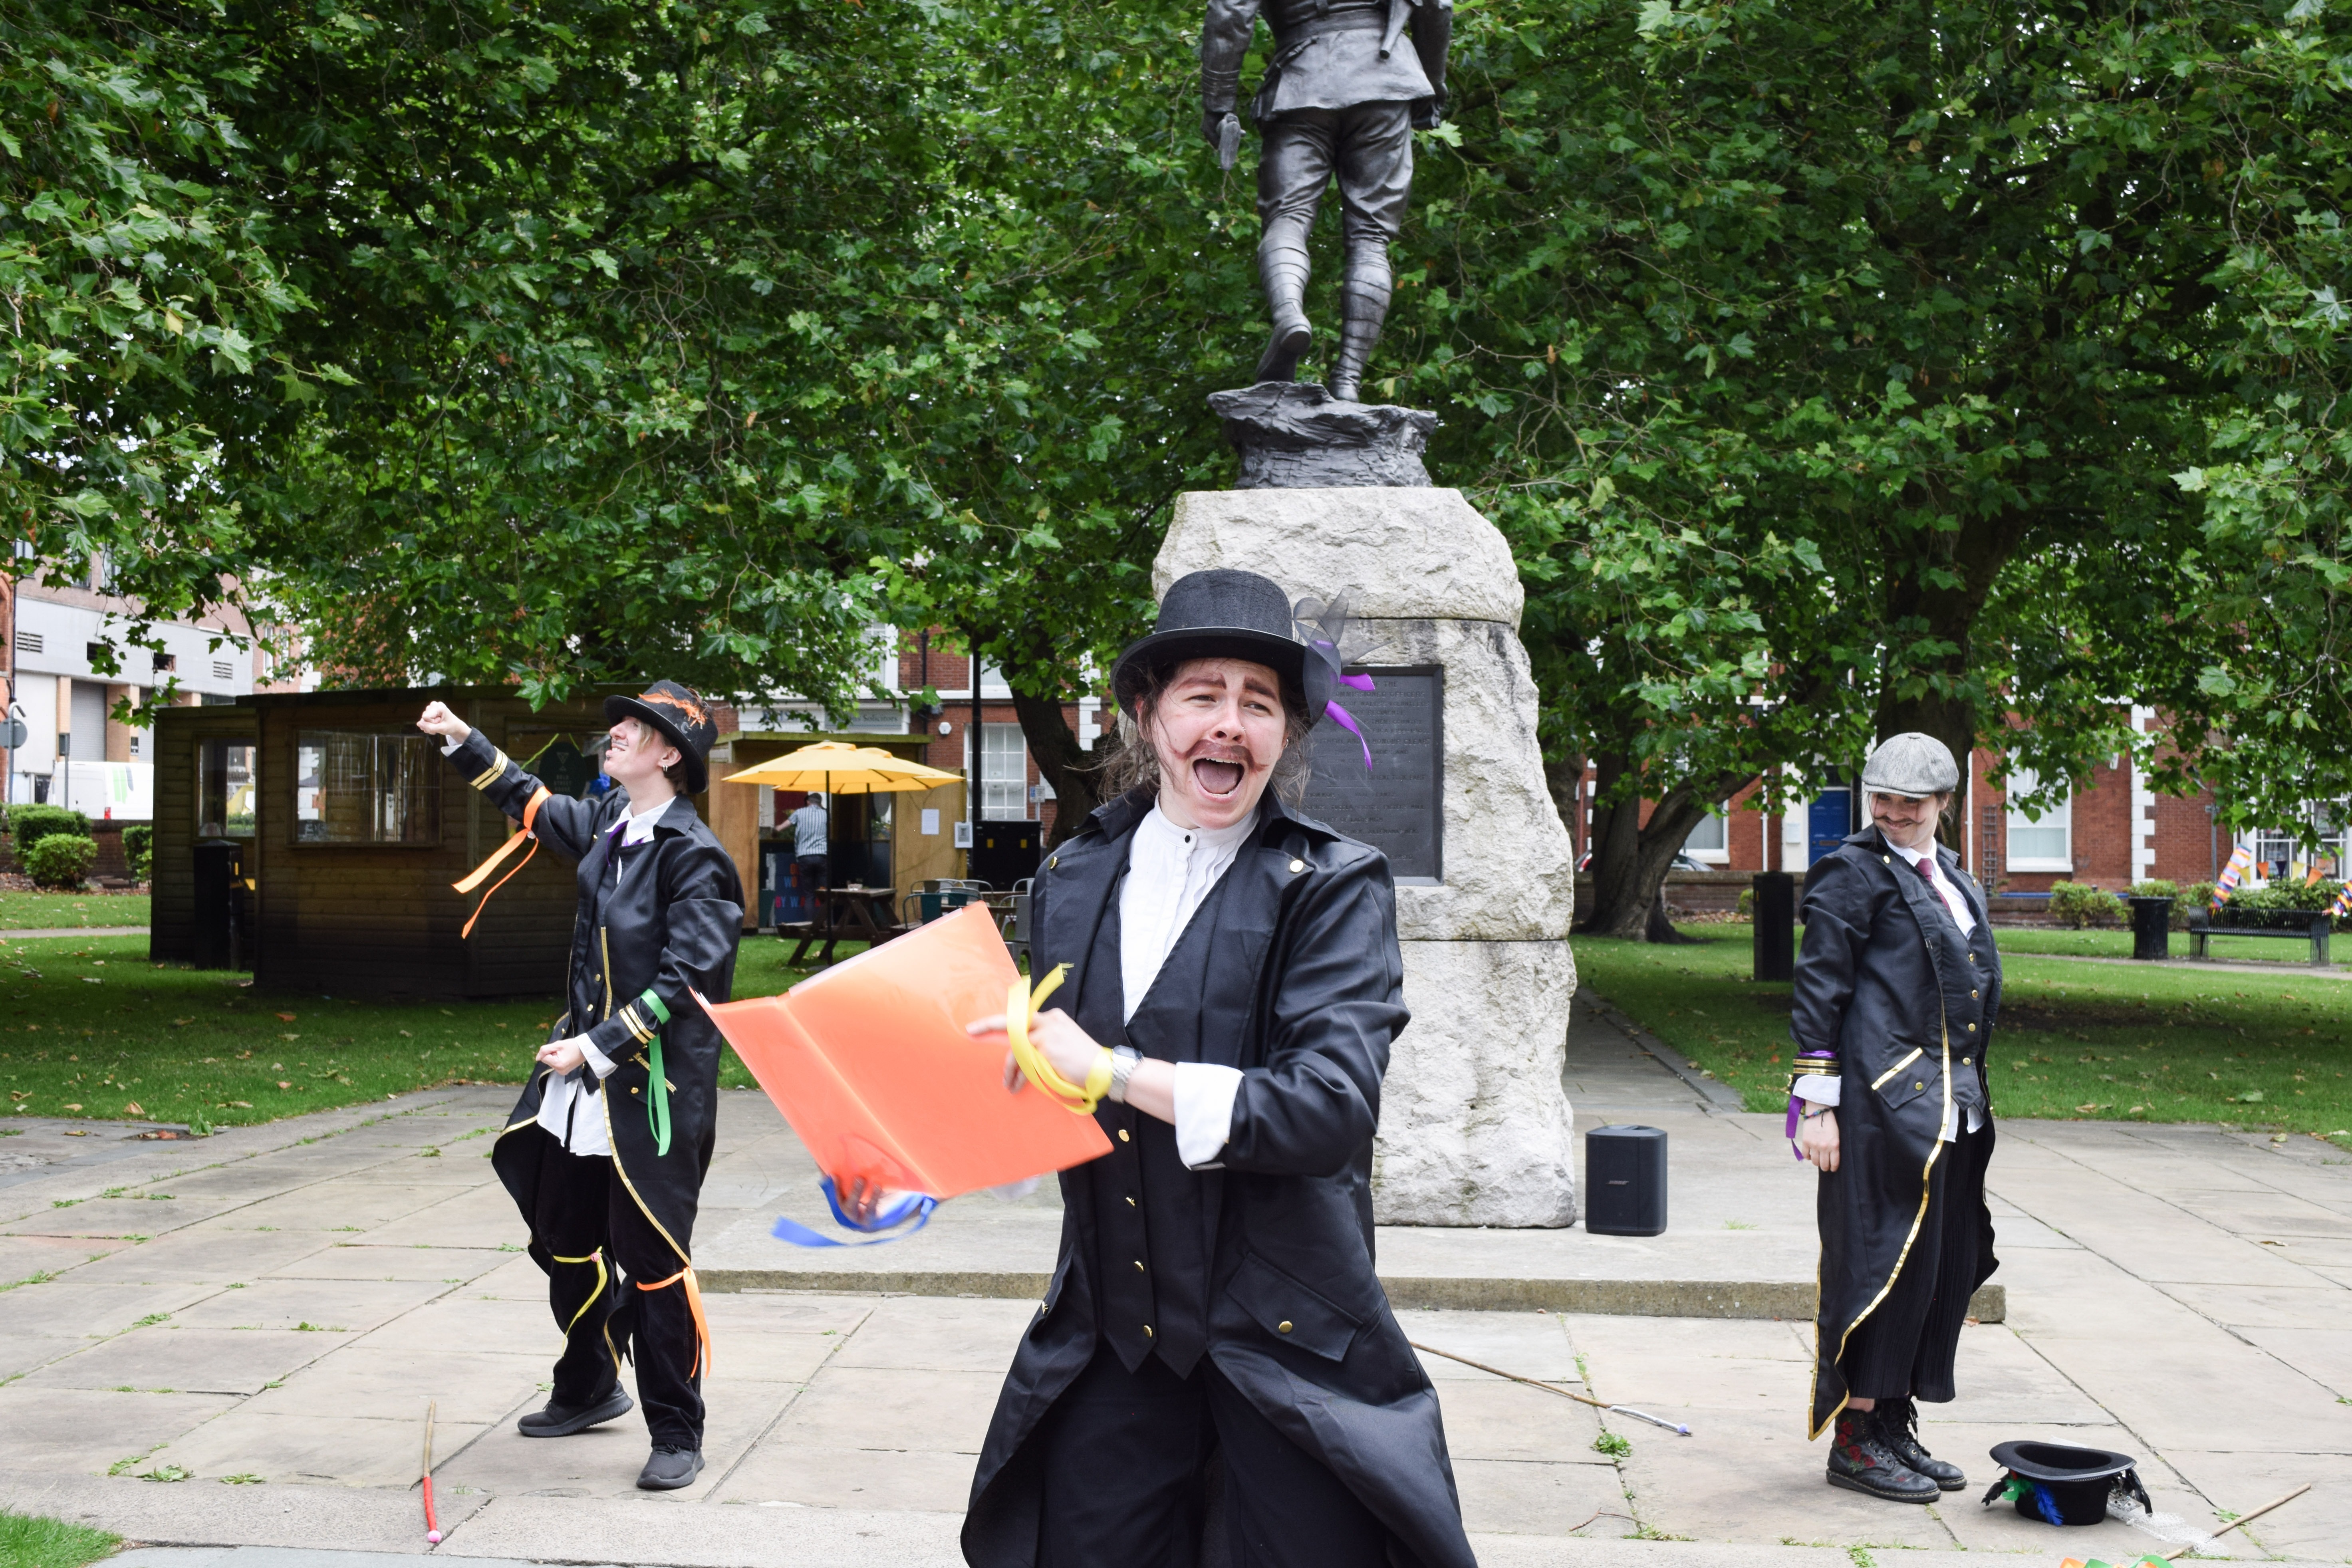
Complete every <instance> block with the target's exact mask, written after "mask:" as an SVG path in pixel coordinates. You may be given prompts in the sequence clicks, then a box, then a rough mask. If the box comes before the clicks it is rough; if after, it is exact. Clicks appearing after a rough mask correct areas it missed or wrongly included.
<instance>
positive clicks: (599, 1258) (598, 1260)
mask: <svg viewBox="0 0 2352 1568" xmlns="http://www.w3.org/2000/svg"><path fill="white" fill-rule="evenodd" d="M555 1261H557V1262H558V1263H593V1264H594V1265H595V1266H596V1289H593V1290H592V1291H590V1292H589V1293H588V1299H587V1300H585V1301H583V1302H581V1303H580V1310H578V1311H576V1312H574V1313H572V1321H570V1322H568V1323H566V1324H564V1325H563V1337H564V1338H565V1339H567V1340H568V1339H570V1338H571V1337H572V1330H574V1329H576V1328H578V1327H579V1326H580V1320H581V1319H583V1318H584V1317H586V1316H587V1315H588V1309H589V1308H591V1307H593V1306H594V1305H595V1304H596V1303H597V1301H598V1300H600V1299H602V1298H603V1296H604V1286H605V1284H606V1282H607V1281H609V1280H610V1279H612V1276H611V1275H609V1274H607V1273H606V1272H605V1271H604V1249H603V1248H602V1247H599V1248H598V1249H597V1250H595V1251H594V1252H592V1253H590V1254H588V1255H587V1256H586V1257H585V1258H563V1257H557V1258H556V1259H555Z"/></svg>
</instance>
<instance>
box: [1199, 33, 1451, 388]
mask: <svg viewBox="0 0 2352 1568" xmlns="http://www.w3.org/2000/svg"><path fill="white" fill-rule="evenodd" d="M1261 11H1263V12H1264V13H1265V20H1266V26H1268V27H1270V28H1272V29H1273V32H1274V45H1275V52H1274V58H1273V61H1272V63H1271V64H1270V65H1269V66H1268V67H1267V68H1266V73H1265V81H1264V82H1263V83H1262V84H1260V86H1259V88H1258V90H1257V97H1256V99H1255V101H1254V102H1252V104H1251V105H1250V118H1251V119H1252V120H1254V121H1256V123H1257V130H1258V136H1259V138H1260V139H1261V140H1262V141H1263V142H1264V143H1265V146H1264V148H1263V150H1262V152H1261V153H1260V156H1259V159H1258V165H1257V212H1258V222H1259V225H1260V227H1261V231H1262V232H1261V237H1260V238H1259V240H1258V247H1257V266H1258V279H1259V282H1260V283H1261V285H1262V286H1263V287H1264V288H1265V302H1266V308H1267V310H1268V311H1269V312H1270V313H1271V314H1272V316H1273V318H1274V335H1273V337H1272V338H1271V339H1270V340H1269V341H1268V342H1267V343H1266V346H1265V354H1264V355H1263V356H1261V357H1260V358H1259V360H1258V364H1257V379H1258V380H1259V381H1261V382H1265V381H1289V380H1291V379H1293V378H1294V377H1295V376H1297V374H1298V361H1299V358H1300V356H1301V355H1303V354H1304V353H1306V352H1307V344H1308V342H1309V341H1310V340H1311V337H1312V333H1311V331H1310V329H1309V328H1308V326H1307V234H1308V232H1309V231H1310V230H1311V229H1312V228H1313V227H1314V225H1315V209H1316V207H1317V206H1318V205H1319V204H1320V203H1321V201H1322V199H1323V188H1324V186H1325V185H1326V184H1329V183H1330V180H1331V178H1332V176H1333V175H1335V174H1336V175H1337V176H1338V177H1339V204H1340V215H1341V216H1340V234H1341V237H1342V238H1343V240H1344V242H1345V244H1346V255H1347V260H1346V263H1345V266H1344V268H1343V270H1342V271H1341V274H1340V285H1339V297H1340V301H1341V306H1340V325H1339V353H1338V355H1337V356H1336V357H1335V358H1334V359H1333V361H1332V364H1331V373H1330V376H1329V378H1328V387H1329V390H1330V395H1331V396H1332V397H1334V398H1335V399H1338V400H1340V401H1342V402H1348V403H1354V402H1356V401H1358V395H1359V393H1360V390H1361V388H1362V384H1363V377H1364V366H1365V363H1367V362H1368V361H1369V360H1370V358H1371V354H1372V345H1373V344H1374V343H1375V342H1379V341H1380V335H1381V321H1382V320H1383V319H1384V318H1386V316H1387V315H1388V310H1389V288H1390V276H1389V242H1390V241H1391V240H1392V239H1394V238H1396V237H1397V232H1398V230H1399V228H1400V227H1401V226H1402V223H1403V221H1404V206H1405V197H1406V195H1407V193H1408V192H1409V191H1410V190H1411V188H1412V133H1413V132H1414V131H1415V130H1421V131H1433V130H1435V129H1436V128H1437V126H1438V123H1439V121H1440V120H1441V119H1442V118H1443V116H1444V112H1445V49H1446V44H1447V42H1448V40H1449V39H1450V38H1451V37H1452V35H1453V30H1454V6H1453V0H1209V5H1208V16H1207V19H1206V21H1205V22H1204V23H1203V24H1202V28H1201V129H1202V134H1203V135H1205V136H1206V137H1207V138H1208V139H1209V142H1210V143H1211V145H1213V146H1214V147H1216V149H1217V152H1218V157H1219V160H1220V162H1222V163H1223V164H1224V166H1225V167H1227V168H1231V167H1232V166H1233V163H1234V154H1235V152H1236V151H1237V149H1238V147H1239V143H1240V139H1241V121H1240V119H1239V117H1238V116H1237V114H1236V113H1235V108H1236V105H1237V104H1238V102H1239V100H1240V85H1241V65H1242V57H1243V56H1244V54H1245V53H1247V52H1248V49H1249V42H1250V30H1251V27H1252V26H1253V24H1255V21H1256V19H1257V16H1258V14H1259V13H1260V12H1261ZM1407 35H1410V37H1411V47H1404V46H1405V42H1406V38H1407Z"/></svg>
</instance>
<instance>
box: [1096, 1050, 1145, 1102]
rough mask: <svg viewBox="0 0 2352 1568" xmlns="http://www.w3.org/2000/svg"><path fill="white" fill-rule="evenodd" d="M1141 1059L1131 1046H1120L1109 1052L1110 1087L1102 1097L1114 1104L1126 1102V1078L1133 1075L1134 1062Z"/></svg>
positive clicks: (1140, 1054) (1139, 1054)
mask: <svg viewBox="0 0 2352 1568" xmlns="http://www.w3.org/2000/svg"><path fill="white" fill-rule="evenodd" d="M1142 1059H1143V1056H1142V1053H1140V1052H1139V1051H1138V1050H1137V1049H1136V1048H1135V1047H1133V1046H1121V1047H1118V1049H1117V1050H1115V1051H1113V1052H1111V1054H1110V1088H1108V1089H1105V1090H1104V1091H1103V1098H1104V1099H1106V1100H1111V1101H1113V1102H1114V1103H1116V1104H1119V1105H1125V1104H1126V1103H1127V1080H1128V1079H1131V1078H1133V1077H1134V1076H1135V1064H1136V1063H1138V1062H1139V1061H1141V1060H1142Z"/></svg>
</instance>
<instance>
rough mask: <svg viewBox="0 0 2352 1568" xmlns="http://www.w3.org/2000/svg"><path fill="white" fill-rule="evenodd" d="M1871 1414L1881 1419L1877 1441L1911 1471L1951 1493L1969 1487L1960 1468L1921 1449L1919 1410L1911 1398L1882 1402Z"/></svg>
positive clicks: (1967, 1480)
mask: <svg viewBox="0 0 2352 1568" xmlns="http://www.w3.org/2000/svg"><path fill="white" fill-rule="evenodd" d="M1872 1414H1873V1415H1876V1416H1877V1417H1878V1440H1879V1441H1880V1442H1881V1443H1884V1444H1885V1445H1886V1451H1887V1452H1888V1453H1890V1454H1892V1455H1894V1456H1895V1458H1898V1459H1900V1460H1902V1461H1903V1463H1904V1464H1905V1465H1906V1466H1907V1467H1908V1468H1911V1469H1914V1470H1916V1471H1917V1472H1918V1473H1919V1474H1921V1475H1923V1476H1925V1477H1927V1479H1929V1480H1931V1481H1933V1482H1935V1483H1936V1484H1937V1486H1938V1487H1941V1488H1942V1489H1944V1490H1946V1491H1948V1492H1956V1491H1958V1490H1959V1489H1961V1488H1962V1487H1965V1486H1967V1485H1968V1484H1969V1478H1968V1477H1967V1476H1966V1475H1965V1474H1963V1473H1962V1472H1961V1470H1960V1467H1959V1466H1958V1465H1955V1464H1953V1463H1952V1462H1951V1461H1950V1460H1948V1459H1939V1458H1936V1456H1935V1455H1933V1454H1930V1453H1929V1452H1927V1449H1925V1448H1923V1447H1920V1446H1919V1406H1918V1405H1916V1404H1914V1403H1913V1402H1912V1401H1911V1400H1910V1399H1909V1398H1908V1397H1906V1398H1902V1399H1882V1400H1880V1401H1879V1402H1878V1408H1877V1409H1876V1410H1875V1411H1874V1412H1872Z"/></svg>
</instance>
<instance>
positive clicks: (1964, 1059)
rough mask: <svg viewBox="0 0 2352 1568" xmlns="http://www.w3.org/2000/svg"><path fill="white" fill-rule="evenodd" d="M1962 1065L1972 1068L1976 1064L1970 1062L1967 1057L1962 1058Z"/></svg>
mask: <svg viewBox="0 0 2352 1568" xmlns="http://www.w3.org/2000/svg"><path fill="white" fill-rule="evenodd" d="M1960 1065H1961V1066H1962V1067H1969V1066H1972V1065H1974V1064H1973V1063H1972V1062H1971V1061H1970V1060H1969V1058H1967V1057H1962V1058H1960Z"/></svg>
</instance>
